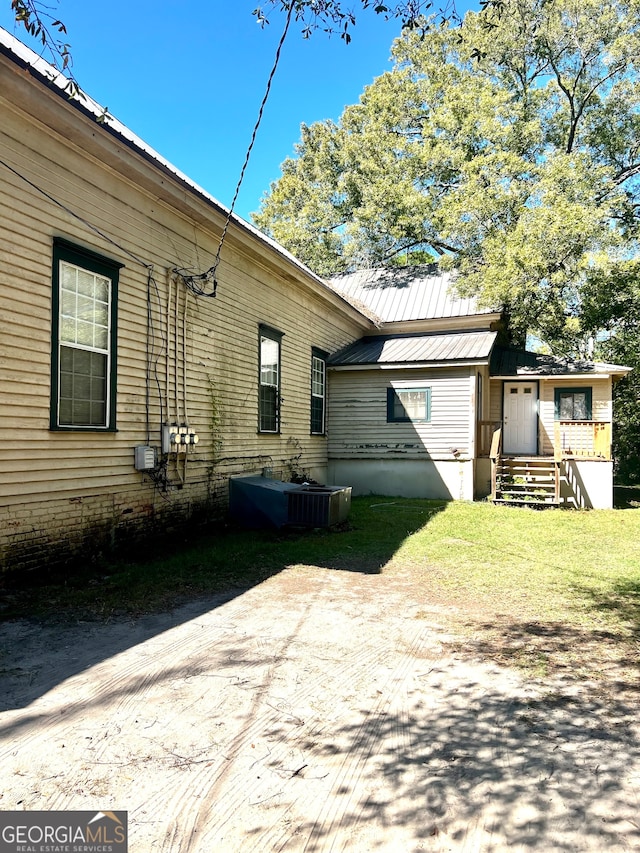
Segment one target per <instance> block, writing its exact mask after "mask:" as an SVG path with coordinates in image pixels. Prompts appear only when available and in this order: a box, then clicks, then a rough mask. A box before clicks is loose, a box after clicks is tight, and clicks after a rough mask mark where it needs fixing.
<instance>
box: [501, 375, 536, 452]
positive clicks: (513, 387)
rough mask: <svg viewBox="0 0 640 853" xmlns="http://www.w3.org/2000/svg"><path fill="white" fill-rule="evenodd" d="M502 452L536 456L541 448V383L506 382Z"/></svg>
mask: <svg viewBox="0 0 640 853" xmlns="http://www.w3.org/2000/svg"><path fill="white" fill-rule="evenodd" d="M502 420H503V434H502V452H503V453H506V454H508V455H509V456H534V455H535V454H536V453H537V452H538V384H537V383H536V382H505V383H504V409H503V416H502Z"/></svg>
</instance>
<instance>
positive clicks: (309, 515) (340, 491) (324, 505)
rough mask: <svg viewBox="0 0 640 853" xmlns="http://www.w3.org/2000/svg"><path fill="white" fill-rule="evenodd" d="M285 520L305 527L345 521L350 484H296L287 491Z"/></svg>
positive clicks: (349, 507) (348, 505)
mask: <svg viewBox="0 0 640 853" xmlns="http://www.w3.org/2000/svg"><path fill="white" fill-rule="evenodd" d="M287 496H288V498H289V507H288V513H287V521H288V523H289V524H299V525H303V526H305V527H332V526H333V525H334V524H340V523H341V522H343V521H346V520H347V518H348V517H349V512H350V510H351V486H304V485H303V486H298V487H297V488H295V489H290V490H289V491H287Z"/></svg>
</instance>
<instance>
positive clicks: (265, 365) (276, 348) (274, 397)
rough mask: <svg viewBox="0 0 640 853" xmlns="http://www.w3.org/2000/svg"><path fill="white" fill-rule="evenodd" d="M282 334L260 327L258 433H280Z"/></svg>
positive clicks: (266, 327)
mask: <svg viewBox="0 0 640 853" xmlns="http://www.w3.org/2000/svg"><path fill="white" fill-rule="evenodd" d="M281 340H282V332H277V331H276V330H275V329H270V328H269V327H268V326H260V353H259V356H260V368H259V369H260V385H259V392H258V395H259V396H258V431H259V432H275V433H278V432H280V341H281Z"/></svg>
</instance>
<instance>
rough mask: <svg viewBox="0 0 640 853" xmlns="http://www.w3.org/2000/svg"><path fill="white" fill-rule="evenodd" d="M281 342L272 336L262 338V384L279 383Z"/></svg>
mask: <svg viewBox="0 0 640 853" xmlns="http://www.w3.org/2000/svg"><path fill="white" fill-rule="evenodd" d="M278 350H279V344H278V342H277V341H274V340H272V339H271V338H260V382H261V383H262V385H276V386H277V384H278Z"/></svg>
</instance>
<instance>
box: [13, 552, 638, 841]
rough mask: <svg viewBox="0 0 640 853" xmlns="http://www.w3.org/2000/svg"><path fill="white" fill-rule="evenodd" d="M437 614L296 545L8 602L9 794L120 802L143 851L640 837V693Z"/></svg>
mask: <svg viewBox="0 0 640 853" xmlns="http://www.w3.org/2000/svg"><path fill="white" fill-rule="evenodd" d="M444 615H445V614H444V613H443V612H442V611H440V612H439V611H438V610H437V609H435V608H434V609H430V608H429V607H427V606H425V603H424V602H422V601H420V600H418V599H417V597H416V592H415V590H414V588H413V586H412V584H411V579H410V577H408V576H407V577H406V578H404V579H403V578H402V577H393V578H388V577H385V576H384V575H362V574H356V573H353V572H344V571H331V570H323V569H316V568H314V569H311V568H304V567H297V568H294V569H289V570H287V571H284V572H282V573H281V574H279V575H277V576H275V577H273V578H271V579H270V580H268V581H266V582H265V583H263V584H261V585H260V586H257V587H255V588H253V589H251V590H248V591H246V592H242V593H240V592H239V593H238V594H237V595H235V596H234V597H229V596H227V597H224V598H223V597H221V598H219V599H208V600H205V601H199V602H197V603H192V604H190V605H188V606H185V607H183V608H181V609H179V610H175V611H173V612H171V613H167V614H164V615H161V616H153V617H145V618H141V619H139V620H136V621H131V620H128V621H122V622H118V623H113V624H109V625H106V626H105V625H96V624H76V625H69V626H57V627H46V628H42V627H38V626H36V625H33V624H29V623H25V622H12V623H6V624H4V625H3V626H2V627H1V628H0V649H1V654H2V657H1V658H0V671H1V673H2V690H1V694H0V702H1V705H0V710H1V713H0V771H1V777H2V794H1V795H0V809H3V810H9V809H27V810H31V809H91V810H106V809H125V810H128V812H129V828H130V844H129V848H130V850H131V851H133V853H150V851H167V853H178V851H180V853H184V852H185V851H192V853H217V851H223V853H225V851H229V853H234V851H243V853H244V851H251V852H252V853H254V851H280V850H286V851H309V853H318V852H319V851H393V853H398V852H399V851H417V850H431V851H503V850H509V851H521V850H542V851H599V853H601V851H618V850H640V802H639V800H640V797H639V792H640V725H639V717H640V710H639V709H638V708H637V707H633V706H631V705H629V704H627V705H625V704H624V702H622V701H620V702H618V703H613V702H611V701H608V702H606V703H605V702H601V703H598V702H595V701H593V700H590V699H588V696H589V695H590V691H589V690H587V689H586V688H585V687H581V688H576V687H571V688H570V689H569V688H568V687H565V686H563V685H562V684H551V683H547V684H544V683H539V682H535V683H534V682H531V681H525V680H523V678H522V677H521V676H520V675H519V674H518V673H516V672H515V671H512V670H509V669H504V668H500V667H498V666H497V665H490V664H486V663H483V662H482V661H478V660H473V659H472V657H471V652H469V654H465V650H464V649H465V646H464V642H463V643H461V642H460V638H459V637H452V636H451V634H449V633H447V630H446V629H445V627H444V625H445V624H446V620H445V619H444V618H443V617H444Z"/></svg>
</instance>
